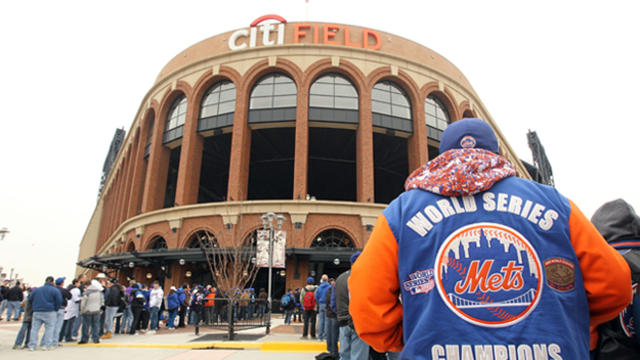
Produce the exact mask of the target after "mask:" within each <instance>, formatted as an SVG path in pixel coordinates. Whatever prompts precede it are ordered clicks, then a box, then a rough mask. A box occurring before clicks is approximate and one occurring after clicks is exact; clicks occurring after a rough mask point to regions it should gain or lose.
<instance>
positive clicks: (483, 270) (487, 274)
mask: <svg viewBox="0 0 640 360" xmlns="http://www.w3.org/2000/svg"><path fill="white" fill-rule="evenodd" d="M515 264H516V262H515V261H509V263H508V264H507V266H503V267H501V268H500V272H496V273H493V274H491V266H492V265H493V260H485V261H484V262H483V263H482V266H480V261H479V260H474V261H472V262H471V265H470V266H469V270H468V271H467V276H466V277H465V278H464V279H463V280H460V281H458V282H457V283H456V286H455V291H456V293H458V294H463V293H475V292H476V291H478V288H479V289H480V291H481V292H484V293H486V292H489V291H491V292H496V291H509V290H521V289H522V286H523V284H524V281H523V280H522V269H523V268H524V267H523V266H516V265H515Z"/></svg>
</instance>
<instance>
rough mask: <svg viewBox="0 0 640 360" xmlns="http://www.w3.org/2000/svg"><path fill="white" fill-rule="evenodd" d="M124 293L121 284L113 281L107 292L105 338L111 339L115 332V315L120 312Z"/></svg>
mask: <svg viewBox="0 0 640 360" xmlns="http://www.w3.org/2000/svg"><path fill="white" fill-rule="evenodd" d="M122 297H123V293H122V290H121V289H120V284H118V282H117V281H115V280H114V281H113V283H112V285H111V286H110V287H109V288H108V289H107V292H106V294H105V314H104V331H105V334H104V335H103V336H102V338H103V339H111V336H112V334H113V317H114V316H115V315H116V312H118V307H119V306H120V304H121V303H122Z"/></svg>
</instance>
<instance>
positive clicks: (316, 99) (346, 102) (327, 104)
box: [309, 74, 358, 110]
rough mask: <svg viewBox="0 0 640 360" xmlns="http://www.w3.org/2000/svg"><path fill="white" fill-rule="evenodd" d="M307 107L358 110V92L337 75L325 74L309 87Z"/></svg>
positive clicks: (347, 81)
mask: <svg viewBox="0 0 640 360" xmlns="http://www.w3.org/2000/svg"><path fill="white" fill-rule="evenodd" d="M354 104H355V105H354ZM309 106H311V107H322V108H330V109H347V110H358V92H357V91H356V88H355V87H354V86H353V85H352V84H351V82H349V80H347V79H345V78H344V77H342V76H340V75H337V74H327V75H324V76H322V77H320V78H318V79H317V80H316V81H314V82H313V84H312V85H311V88H310V89H309Z"/></svg>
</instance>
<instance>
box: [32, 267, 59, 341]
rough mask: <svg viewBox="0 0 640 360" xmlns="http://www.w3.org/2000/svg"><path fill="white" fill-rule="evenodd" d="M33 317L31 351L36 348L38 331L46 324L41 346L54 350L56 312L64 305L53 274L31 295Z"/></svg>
mask: <svg viewBox="0 0 640 360" xmlns="http://www.w3.org/2000/svg"><path fill="white" fill-rule="evenodd" d="M29 298H30V300H31V308H32V309H33V318H32V321H31V335H30V339H29V351H34V350H35V349H36V344H37V343H38V332H39V331H40V327H41V326H42V325H44V334H43V335H42V340H40V346H44V348H45V349H47V350H53V349H54V347H53V337H54V329H55V326H56V313H57V312H58V309H60V306H62V295H61V294H60V291H58V290H57V289H56V288H55V287H54V286H53V276H48V277H47V278H46V280H45V283H44V285H43V286H41V287H39V288H36V289H35V290H33V291H32V292H31V295H29Z"/></svg>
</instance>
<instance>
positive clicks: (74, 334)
mask: <svg viewBox="0 0 640 360" xmlns="http://www.w3.org/2000/svg"><path fill="white" fill-rule="evenodd" d="M86 282H87V275H86V274H82V275H80V277H78V289H79V290H80V297H82V294H83V293H84V290H85V287H86V285H85V283H86ZM78 312H80V303H78ZM82 323H83V319H82V313H79V314H78V318H77V319H76V321H74V323H73V328H72V329H71V337H72V338H74V339H77V338H78V330H80V326H81V325H82Z"/></svg>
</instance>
